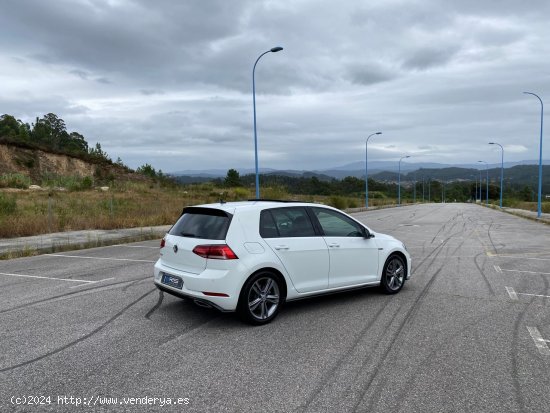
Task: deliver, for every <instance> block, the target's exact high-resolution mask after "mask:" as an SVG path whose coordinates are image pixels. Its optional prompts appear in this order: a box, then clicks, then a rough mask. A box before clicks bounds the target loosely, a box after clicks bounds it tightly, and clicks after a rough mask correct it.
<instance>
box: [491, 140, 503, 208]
mask: <svg viewBox="0 0 550 413" xmlns="http://www.w3.org/2000/svg"><path fill="white" fill-rule="evenodd" d="M489 145H498V146H500V149H501V150H502V153H501V158H500V209H502V191H503V190H504V186H503V183H504V148H503V147H502V145H501V144H500V143H497V142H489Z"/></svg>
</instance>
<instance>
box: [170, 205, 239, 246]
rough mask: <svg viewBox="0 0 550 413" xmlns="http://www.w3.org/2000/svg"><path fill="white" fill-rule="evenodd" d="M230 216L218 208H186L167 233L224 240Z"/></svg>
mask: <svg viewBox="0 0 550 413" xmlns="http://www.w3.org/2000/svg"><path fill="white" fill-rule="evenodd" d="M231 217H232V215H231V214H229V213H227V212H225V211H222V210H219V209H210V208H186V209H184V210H183V214H182V215H181V217H180V218H179V219H178V222H176V224H175V225H174V226H173V227H172V229H170V231H169V232H168V233H169V234H170V235H176V236H179V237H188V238H201V239H211V240H224V239H225V237H226V235H227V230H228V228H229V224H230V223H231Z"/></svg>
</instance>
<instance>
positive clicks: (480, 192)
mask: <svg viewBox="0 0 550 413" xmlns="http://www.w3.org/2000/svg"><path fill="white" fill-rule="evenodd" d="M476 203H477V199H476ZM479 204H480V205H481V169H480V170H479Z"/></svg>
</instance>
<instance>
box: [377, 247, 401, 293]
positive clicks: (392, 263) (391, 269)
mask: <svg viewBox="0 0 550 413" xmlns="http://www.w3.org/2000/svg"><path fill="white" fill-rule="evenodd" d="M405 268H406V267H405V261H403V258H401V257H400V256H399V255H391V256H390V257H389V258H388V259H387V260H386V263H385V264H384V270H383V271H382V279H381V280H380V287H381V288H382V291H384V292H385V293H386V294H395V293H397V292H399V290H401V288H403V284H405V273H406V270H405Z"/></svg>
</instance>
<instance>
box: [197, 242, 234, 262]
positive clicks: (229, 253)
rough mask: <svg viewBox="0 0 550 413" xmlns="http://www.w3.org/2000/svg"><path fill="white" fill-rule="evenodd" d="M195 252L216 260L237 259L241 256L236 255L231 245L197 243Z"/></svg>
mask: <svg viewBox="0 0 550 413" xmlns="http://www.w3.org/2000/svg"><path fill="white" fill-rule="evenodd" d="M193 252H194V253H195V254H197V255H198V256H200V257H203V258H210V259H214V260H236V259H238V258H239V257H237V255H235V253H234V252H233V250H232V249H231V248H229V245H225V244H221V245H197V246H196V247H195V248H193Z"/></svg>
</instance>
